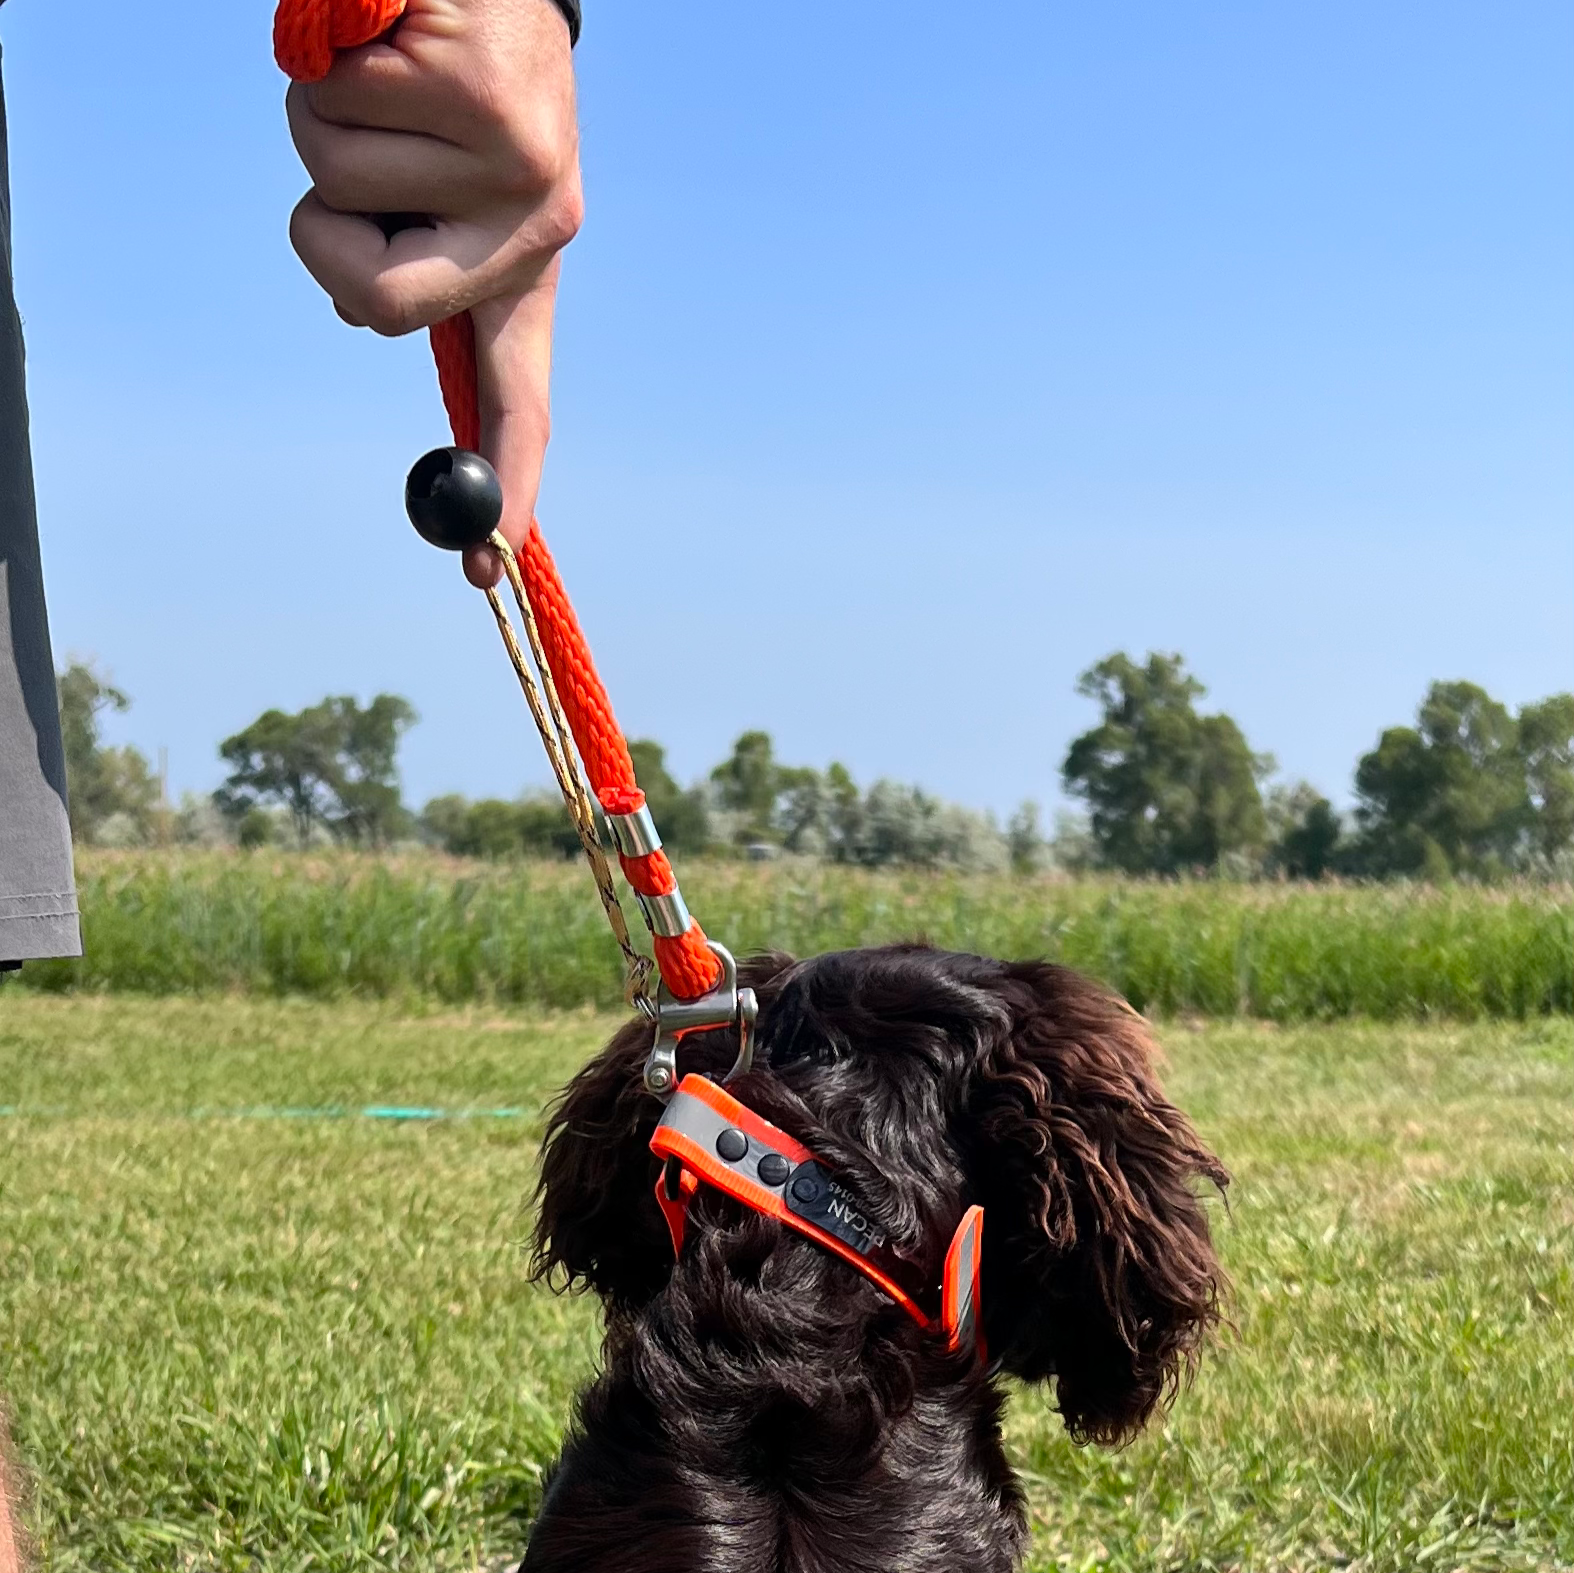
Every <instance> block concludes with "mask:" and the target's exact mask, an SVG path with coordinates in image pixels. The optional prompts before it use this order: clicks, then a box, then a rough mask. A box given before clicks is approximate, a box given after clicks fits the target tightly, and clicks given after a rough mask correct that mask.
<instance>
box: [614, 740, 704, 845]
mask: <svg viewBox="0 0 1574 1573" xmlns="http://www.w3.org/2000/svg"><path fill="white" fill-rule="evenodd" d="M629 755H630V757H631V758H632V759H633V761H634V779H635V780H636V781H637V782H638V783H639V786H640V790H641V791H642V792H643V793H644V794H645V801H646V803H647V804H649V806H650V814H651V818H652V819H654V820H655V821H656V829H657V830H658V831H659V832H660V833H661V840H662V845H663V846H666V847H670V848H671V849H672V851H674V852H679V853H692V852H702V851H703V850H704V849H705V848H706V847H707V846H709V845H710V814H709V812H708V811H707V810H706V807H705V794H704V793H703V792H701V791H699V790H697V789H694V790H690V791H687V792H685V791H684V790H683V788H682V787H680V786H679V785H678V783H677V782H676V781H675V780H674V779H673V777H672V774H671V772H670V771H668V769H667V754H666V750H665V749H664V748H663V747H662V746H661V744H660V743H657V742H653V741H652V740H651V739H650V738H639V739H636V740H635V741H634V742H632V743H630V744H629Z"/></svg>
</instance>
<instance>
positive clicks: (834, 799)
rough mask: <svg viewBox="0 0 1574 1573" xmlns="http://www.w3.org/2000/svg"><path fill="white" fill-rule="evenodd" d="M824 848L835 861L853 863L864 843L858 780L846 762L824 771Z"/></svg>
mask: <svg viewBox="0 0 1574 1573" xmlns="http://www.w3.org/2000/svg"><path fill="white" fill-rule="evenodd" d="M824 807H825V840H826V850H827V852H828V853H829V854H830V856H831V857H832V858H833V859H834V860H835V861H836V862H838V863H856V862H857V861H858V849H859V847H861V846H862V845H863V835H864V805H863V798H862V796H861V794H860V793H859V791H858V783H857V782H856V781H854V780H853V777H852V772H851V771H850V770H849V769H848V768H847V766H846V765H843V764H836V763H833V764H832V765H831V767H830V769H829V770H827V771H826V772H825V805H824Z"/></svg>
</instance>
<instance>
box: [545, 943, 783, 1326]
mask: <svg viewBox="0 0 1574 1573" xmlns="http://www.w3.org/2000/svg"><path fill="white" fill-rule="evenodd" d="M790 965H791V958H790V957H788V956H779V955H768V956H762V957H759V958H755V959H753V960H750V961H746V962H744V963H743V964H742V965H741V966H740V967H739V981H740V982H741V983H743V984H746V985H752V986H753V987H754V988H755V989H756V990H757V991H758V992H759V994H760V996H761V1003H762V1005H763V1004H764V1003H765V1002H766V1001H768V999H769V998H770V997H771V993H772V985H773V980H774V979H775V978H776V976H777V975H778V974H779V973H781V972H782V971H783V970H784V969H785V968H786V967H787V966H790ZM652 1030H653V1029H652V1027H651V1024H650V1023H649V1022H648V1021H645V1020H644V1019H643V1018H641V1019H639V1020H637V1021H632V1022H630V1023H629V1024H628V1025H627V1026H626V1027H624V1028H622V1029H621V1030H620V1031H619V1032H618V1033H617V1034H616V1035H615V1036H614V1037H613V1039H612V1041H611V1042H610V1043H609V1044H608V1045H607V1046H606V1048H604V1049H603V1050H602V1051H601V1053H600V1054H598V1055H597V1056H596V1057H595V1059H593V1060H592V1061H591V1062H590V1063H589V1064H588V1065H586V1066H585V1067H584V1069H583V1070H581V1071H580V1072H579V1074H578V1075H577V1076H575V1077H574V1079H573V1080H572V1081H571V1082H570V1083H569V1084H568V1086H567V1087H566V1088H565V1089H564V1090H563V1095H562V1096H561V1097H560V1098H559V1099H558V1100H557V1102H556V1103H555V1104H554V1105H553V1107H552V1109H551V1111H550V1113H549V1115H548V1118H547V1128H546V1135H545V1137H544V1139H543V1142H542V1149H541V1178H540V1180H539V1182H538V1183H537V1186H536V1200H537V1203H538V1207H539V1211H538V1213H537V1216H536V1228H535V1241H534V1252H533V1256H532V1276H533V1277H535V1278H537V1279H542V1280H546V1281H548V1282H553V1281H556V1282H557V1283H559V1284H562V1285H567V1286H570V1287H576V1288H588V1289H593V1290H594V1291H595V1292H596V1293H597V1294H598V1295H600V1296H601V1298H602V1300H603V1301H604V1302H605V1303H606V1305H607V1306H608V1308H609V1309H610V1310H613V1311H621V1310H631V1309H634V1308H635V1307H638V1306H640V1305H643V1304H644V1303H645V1302H646V1301H647V1300H649V1299H650V1298H651V1296H652V1295H654V1294H656V1293H657V1292H658V1291H659V1290H660V1289H661V1287H662V1286H663V1285H664V1284H665V1283H666V1281H667V1277H668V1275H669V1274H670V1273H671V1271H672V1239H671V1236H670V1235H669V1234H668V1232H667V1225H666V1221H665V1220H664V1219H663V1218H662V1216H661V1209H660V1208H659V1207H657V1205H656V1195H655V1184H656V1175H657V1172H658V1169H659V1164H658V1162H657V1160H656V1157H655V1155H654V1154H653V1153H652V1152H651V1150H650V1138H651V1136H652V1135H653V1134H654V1132H655V1129H656V1122H657V1121H658V1120H660V1118H661V1113H662V1104H661V1103H660V1102H659V1101H658V1100H657V1099H656V1098H654V1097H653V1096H652V1095H651V1094H650V1093H648V1092H647V1091H646V1090H645V1084H644V1079H643V1070H644V1065H645V1057H646V1055H647V1054H648V1053H649V1052H650V1045H651V1033H652ZM737 1053H738V1037H737V1033H736V1032H735V1031H734V1030H732V1029H731V1028H726V1029H720V1030H717V1031H714V1032H700V1033H694V1034H692V1035H691V1036H689V1037H687V1038H685V1039H684V1040H683V1045H682V1049H681V1051H680V1054H679V1063H678V1069H679V1071H680V1072H682V1073H685V1074H686V1073H687V1072H689V1071H697V1072H700V1073H701V1074H703V1075H707V1076H715V1077H720V1076H722V1075H723V1074H725V1072H726V1071H727V1070H728V1069H729V1068H730V1067H731V1065H732V1063H733V1060H734V1059H735V1058H736V1057H737Z"/></svg>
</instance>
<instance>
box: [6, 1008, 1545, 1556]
mask: <svg viewBox="0 0 1574 1573" xmlns="http://www.w3.org/2000/svg"><path fill="white" fill-rule="evenodd" d="M609 1024H610V1019H609V1018H607V1017H601V1016H596V1015H593V1014H590V1013H588V1012H587V1013H579V1014H574V1013H559V1014H544V1015H543V1014H540V1013H537V1014H533V1015H530V1016H525V1015H519V1014H509V1013H504V1012H502V1011H500V1010H497V1009H494V1008H485V1009H483V1008H465V1009H462V1010H446V1009H442V1008H439V1007H436V1006H429V1007H427V1008H425V1009H415V1008H410V1007H406V1008H404V1009H396V1008H394V1007H392V1006H390V1005H387V1004H379V1003H376V1002H365V1001H346V1002H340V1003H337V1004H326V1003H322V1002H317V1001H301V1000H285V1001H278V1000H267V999H263V1000H255V999H254V1000H245V999H234V998H214V999H205V1000H204V999H196V1000H191V999H179V998H170V999H144V998H135V997H94V996H68V997H63V998H60V997H50V996H47V995H38V994H31V995H30V994H26V993H22V992H19V991H16V990H14V989H9V988H8V989H7V990H4V991H0V1088H3V1089H4V1090H3V1092H0V1098H3V1099H4V1101H5V1102H6V1103H8V1104H9V1105H10V1106H11V1108H10V1110H9V1112H8V1113H7V1114H6V1115H5V1116H4V1117H3V1118H0V1367H3V1369H0V1382H3V1385H4V1391H5V1392H6V1393H7V1394H8V1396H9V1399H10V1402H11V1405H12V1427H13V1433H14V1443H15V1447H16V1450H17V1451H18V1452H19V1454H20V1455H21V1457H22V1459H23V1460H24V1461H25V1464H26V1465H27V1466H28V1468H29V1469H30V1470H31V1471H32V1477H33V1481H34V1495H33V1499H32V1506H31V1509H30V1513H31V1520H32V1524H33V1527H34V1530H35V1532H36V1534H37V1536H38V1539H39V1541H40V1544H41V1550H42V1553H43V1560H44V1562H45V1565H46V1566H47V1567H49V1568H51V1569H54V1570H57V1573H66V1570H73V1573H75V1570H86V1569H93V1570H99V1573H110V1570H120V1569H136V1570H139V1573H151V1570H154V1569H160V1570H162V1569H202V1570H209V1569H212V1570H220V1569H223V1570H242V1569H245V1570H262V1569H266V1570H270V1573H285V1570H289V1573H305V1570H329V1569H332V1570H340V1569H343V1570H349V1569H362V1568H372V1567H379V1568H401V1569H434V1570H435V1569H471V1568H476V1567H483V1568H492V1567H496V1566H501V1565H503V1564H504V1562H505V1559H506V1557H507V1556H508V1555H509V1554H511V1553H515V1552H517V1550H518V1548H519V1546H520V1545H521V1543H522V1540H523V1536H524V1532H525V1528H526V1524H527V1522H528V1518H529V1515H530V1513H531V1511H532V1507H533V1504H534V1503H535V1501H536V1497H537V1490H538V1481H539V1479H540V1472H541V1469H542V1466H543V1465H544V1464H545V1463H546V1462H547V1461H548V1460H549V1459H550V1457H551V1455H552V1452H553V1450H554V1446H555V1440H556V1437H557V1435H558V1431H559V1428H560V1426H561V1424H562V1421H563V1418H564V1415H565V1413H566V1408H567V1404H568V1401H569V1397H570V1394H571V1392H572V1390H573V1389H574V1387H575V1386H576V1385H577V1384H578V1383H579V1382H580V1381H581V1380H582V1379H583V1378H584V1376H585V1375H586V1374H587V1372H588V1371H589V1370H590V1368H591V1365H592V1362H593V1359H594V1355H595V1347H596V1328H595V1323H594V1319H593V1315H592V1312H591V1308H590V1307H589V1306H588V1305H586V1304H585V1303H584V1302H580V1301H564V1300H560V1299H556V1298H553V1297H552V1296H551V1295H549V1294H547V1293H545V1292H544V1291H539V1290H536V1289H534V1288H531V1287H530V1286H528V1285H527V1284H526V1282H525V1277H524V1271H523V1264H522V1259H521V1251H520V1246H521V1242H522V1240H523V1238H524V1236H525V1234H526V1232H527V1227H528V1214H527V1210H526V1208H527V1198H528V1192H529V1189H530V1185H531V1180H532V1163H533V1158H534V1151H535V1142H536V1139H537V1135H538V1132H539V1128H540V1112H541V1108H542V1105H543V1102H544V1100H545V1099H546V1098H547V1097H548V1096H549V1095H550V1093H551V1091H552V1090H553V1089H554V1088H555V1087H556V1086H557V1085H558V1084H559V1083H560V1082H561V1081H562V1079H563V1078H564V1076H565V1075H566V1074H567V1073H568V1071H569V1070H570V1069H571V1068H572V1067H573V1066H574V1065H575V1064H576V1063H577V1062H578V1061H579V1060H580V1059H581V1058H582V1057H583V1056H585V1055H586V1054H587V1053H588V1052H589V1051H590V1049H591V1048H592V1046H593V1045H594V1044H595V1043H596V1042H597V1041H598V1039H599V1038H600V1037H601V1036H602V1035H603V1034H604V1033H605V1032H606V1030H607V1028H608V1026H609ZM1164 1037H1165V1040H1166V1043H1167V1046H1168V1050H1169V1054H1170V1061H1171V1064H1170V1069H1169V1071H1168V1082H1169V1086H1170V1088H1171V1091H1172V1092H1173V1093H1174V1094H1175V1095H1176V1096H1177V1097H1178V1099H1179V1100H1180V1101H1181V1102H1182V1103H1183V1104H1184V1105H1185V1106H1186V1107H1187V1108H1188V1109H1189V1110H1190V1111H1191V1112H1192V1113H1193V1115H1194V1116H1195V1118H1196V1119H1197V1121H1198V1123H1199V1125H1200V1126H1201V1128H1202V1130H1203V1132H1204V1134H1205V1136H1206V1137H1207V1138H1208V1139H1209V1140H1210V1141H1211V1142H1212V1143H1213V1144H1214V1145H1215V1146H1216V1148H1217V1149H1218V1150H1219V1151H1220V1152H1221V1153H1222V1154H1223V1155H1224V1156H1225V1158H1226V1159H1227V1161H1228V1162H1229V1163H1230V1165H1231V1167H1232V1168H1233V1170H1234V1171H1235V1175H1236V1185H1235V1187H1234V1189H1233V1192H1232V1201H1231V1215H1230V1216H1229V1217H1228V1218H1227V1219H1226V1218H1224V1217H1223V1216H1222V1215H1221V1216H1220V1218H1219V1231H1220V1236H1221V1240H1222V1244H1223V1249H1224V1253H1225V1256H1226V1258H1227V1260H1228V1262H1229V1264H1230V1266H1231V1270H1232V1272H1233V1274H1234V1276H1235V1279H1236V1283H1237V1287H1238V1306H1237V1318H1238V1322H1239V1326H1240V1334H1239V1338H1238V1340H1234V1341H1232V1342H1231V1343H1230V1344H1228V1345H1227V1346H1226V1347H1225V1348H1223V1349H1222V1350H1220V1351H1219V1352H1218V1353H1217V1354H1216V1355H1215V1356H1214V1357H1213V1358H1212V1359H1211V1360H1210V1361H1209V1362H1208V1363H1207V1364H1206V1366H1205V1368H1204V1370H1203V1373H1202V1375H1201V1377H1200V1379H1199V1381H1198V1383H1197V1385H1196V1386H1195V1388H1194V1389H1193V1390H1192V1391H1191V1392H1190V1393H1188V1394H1186V1395H1185V1396H1184V1397H1183V1398H1182V1400H1181V1402H1180V1404H1179V1406H1178V1407H1177V1409H1176V1410H1175V1412H1174V1413H1173V1415H1172V1416H1171V1417H1170V1419H1169V1420H1168V1421H1167V1423H1165V1424H1164V1425H1163V1426H1162V1427H1161V1428H1159V1429H1157V1430H1155V1431H1154V1432H1153V1433H1152V1434H1151V1435H1150V1436H1149V1437H1148V1438H1147V1439H1145V1440H1144V1441H1142V1442H1140V1443H1138V1444H1137V1445H1136V1446H1134V1447H1132V1448H1130V1449H1128V1450H1127V1451H1125V1452H1123V1453H1119V1454H1115V1455H1108V1454H1103V1453H1098V1452H1093V1451H1086V1450H1079V1449H1076V1448H1073V1447H1071V1446H1069V1445H1068V1444H1067V1442H1066V1441H1065V1439H1064V1437H1063V1436H1062V1435H1061V1433H1060V1431H1059V1428H1058V1425H1057V1423H1056V1421H1055V1418H1054V1416H1053V1414H1052V1413H1050V1412H1049V1411H1048V1409H1047V1407H1046V1405H1045V1403H1044V1400H1043V1399H1042V1397H1041V1396H1039V1395H1036V1394H1032V1393H1022V1394H1018V1395H1017V1396H1016V1397H1015V1399H1014V1401H1013V1406H1012V1410H1011V1418H1010V1440H1011V1446H1012V1449H1013V1452H1014V1456H1015V1458H1016V1459H1017V1461H1018V1463H1019V1465H1020V1467H1021V1468H1022V1470H1023V1471H1024V1472H1025V1474H1026V1476H1027V1479H1028V1483H1029V1487H1030V1491H1031V1496H1032V1505H1033V1513H1034V1522H1035V1552H1034V1562H1033V1565H1034V1566H1035V1567H1036V1568H1041V1569H1049V1568H1055V1569H1079V1570H1091V1569H1123V1570H1139V1569H1140V1570H1144V1573H1156V1570H1159V1569H1164V1570H1171V1573H1177V1570H1193V1569H1195V1570H1201V1569H1219V1568H1241V1569H1257V1570H1269V1569H1273V1570H1281V1569H1283V1570H1288V1569H1295V1570H1312V1569H1323V1568H1329V1569H1331V1568H1357V1569H1360V1570H1362V1573H1380V1570H1393V1573H1398V1570H1401V1569H1405V1570H1409V1569H1416V1568H1421V1569H1429V1570H1430V1569H1445V1570H1446V1569H1455V1568H1472V1569H1475V1568H1482V1569H1486V1568H1504V1569H1510V1568H1513V1569H1520V1568H1523V1569H1532V1568H1533V1569H1561V1568H1569V1567H1574V1374H1571V1373H1574V1183H1571V1182H1574V1022H1570V1021H1567V1020H1564V1019H1551V1020H1544V1021H1533V1022H1530V1023H1528V1024H1518V1025H1506V1024H1477V1025H1472V1026H1448V1025H1432V1026H1426V1027H1420V1026H1413V1025H1406V1026H1387V1027H1385V1026H1375V1025H1370V1024H1349V1023H1346V1024H1340V1025H1335V1026H1303V1027H1291V1028H1279V1029H1274V1028H1271V1027H1267V1026H1264V1025H1262V1024H1249V1023H1231V1024H1221V1025H1213V1026H1206V1027H1201V1028H1193V1029H1188V1028H1184V1027H1179V1026H1172V1027H1170V1028H1168V1029H1167V1030H1166V1031H1165V1033H1164ZM387 1105H399V1106H421V1107H438V1108H443V1109H447V1110H451V1111H472V1112H471V1117H469V1118H465V1119H449V1120H442V1121H418V1120H404V1121H397V1120H391V1119H377V1118H368V1117H365V1116H364V1115H362V1114H360V1113H359V1112H358V1111H360V1110H362V1109H364V1108H366V1107H367V1106H387ZM326 1110H340V1111H343V1112H342V1113H339V1114H331V1113H324V1112H322V1111H326ZM309 1111H317V1112H315V1113H311V1112H309ZM475 1111H517V1112H492V1113H481V1112H475Z"/></svg>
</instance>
